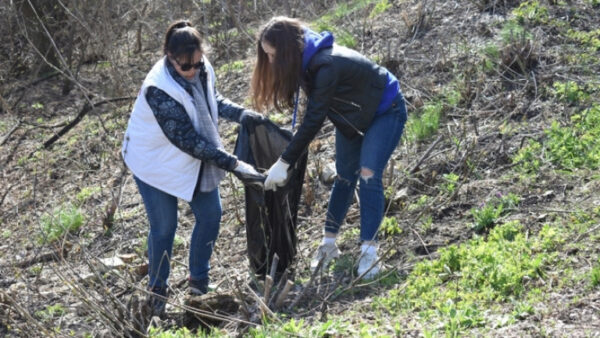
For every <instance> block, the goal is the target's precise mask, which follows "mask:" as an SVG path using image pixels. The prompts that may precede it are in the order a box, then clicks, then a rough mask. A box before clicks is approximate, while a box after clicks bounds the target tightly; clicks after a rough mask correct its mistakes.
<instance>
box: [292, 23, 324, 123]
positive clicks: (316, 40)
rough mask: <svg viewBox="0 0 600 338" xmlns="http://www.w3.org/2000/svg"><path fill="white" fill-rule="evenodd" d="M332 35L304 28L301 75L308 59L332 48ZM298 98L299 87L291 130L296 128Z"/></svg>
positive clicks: (298, 93) (297, 93)
mask: <svg viewBox="0 0 600 338" xmlns="http://www.w3.org/2000/svg"><path fill="white" fill-rule="evenodd" d="M333 40H334V37H333V34H331V33H329V32H327V31H324V32H321V34H319V33H317V32H315V31H313V30H311V29H310V28H308V27H304V50H303V51H302V73H304V72H305V71H306V68H307V67H308V63H309V62H310V59H312V57H313V56H314V55H315V54H317V52H318V51H320V50H321V49H324V48H329V47H331V46H333ZM299 96H300V86H298V89H296V95H295V98H294V113H293V114H292V129H293V128H294V127H295V126H296V114H297V112H298V97H299Z"/></svg>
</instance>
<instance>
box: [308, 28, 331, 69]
mask: <svg viewBox="0 0 600 338" xmlns="http://www.w3.org/2000/svg"><path fill="white" fill-rule="evenodd" d="M333 40H334V37H333V34H331V33H329V32H327V31H325V32H321V34H319V33H317V32H315V31H313V30H311V29H310V28H308V27H304V51H303V52H302V72H304V71H305V70H306V68H307V67H308V63H309V62H310V59H312V57H313V56H314V55H315V54H317V52H318V51H320V50H321V49H324V48H329V47H331V46H333Z"/></svg>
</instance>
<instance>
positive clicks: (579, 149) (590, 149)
mask: <svg viewBox="0 0 600 338" xmlns="http://www.w3.org/2000/svg"><path fill="white" fill-rule="evenodd" d="M571 122H572V123H573V124H572V126H564V127H563V126H560V125H559V124H558V122H556V121H554V122H553V123H552V126H551V127H550V129H549V130H546V135H547V136H548V141H547V142H546V148H547V150H548V156H549V158H550V160H551V161H552V162H553V163H554V164H556V165H558V166H559V167H560V168H562V169H567V170H573V169H577V168H588V169H598V167H599V166H600V142H598V138H599V137H600V105H594V106H592V107H591V108H588V109H585V110H584V111H582V112H581V114H575V115H573V116H572V117H571Z"/></svg>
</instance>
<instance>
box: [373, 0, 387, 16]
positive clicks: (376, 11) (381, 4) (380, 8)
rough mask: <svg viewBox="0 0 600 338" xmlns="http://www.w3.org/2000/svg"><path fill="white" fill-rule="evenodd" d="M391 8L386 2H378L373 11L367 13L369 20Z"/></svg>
mask: <svg viewBox="0 0 600 338" xmlns="http://www.w3.org/2000/svg"><path fill="white" fill-rule="evenodd" d="M391 7H392V4H391V3H390V2H389V1H388V0H379V1H377V3H376V4H375V7H373V9H372V10H371V13H369V18H371V19H372V18H374V17H376V16H378V15H379V14H381V13H383V12H385V11H387V10H388V9H390V8H391Z"/></svg>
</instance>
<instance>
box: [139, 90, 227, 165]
mask: <svg viewBox="0 0 600 338" xmlns="http://www.w3.org/2000/svg"><path fill="white" fill-rule="evenodd" d="M146 101H147V102H148V105H150V108H151V109H152V112H153V113H154V116H155V117H156V121H158V125H159V126H160V128H161V129H162V131H163V133H164V134H165V136H166V137H167V139H168V140H169V141H170V142H171V143H173V145H175V146H176V147H177V148H179V149H181V151H183V152H185V153H187V154H188V155H190V156H193V157H195V158H197V159H200V160H202V161H210V162H212V163H215V164H216V165H217V166H218V167H219V168H221V169H224V170H228V171H231V170H233V169H234V168H235V166H236V164H237V158H236V157H235V156H233V155H231V154H229V153H228V152H226V151H224V150H222V149H218V148H217V147H216V146H215V145H213V144H211V143H210V142H208V141H207V140H206V139H205V138H204V137H202V135H200V134H198V133H197V132H196V130H195V129H194V126H193V125H192V121H191V119H190V117H189V116H188V114H187V112H186V111H185V108H184V107H183V106H182V105H181V104H180V103H179V102H177V101H175V100H174V99H173V98H172V97H170V96H169V95H168V94H167V93H165V92H164V91H162V90H160V89H158V88H156V87H149V88H148V91H147V92H146Z"/></svg>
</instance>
